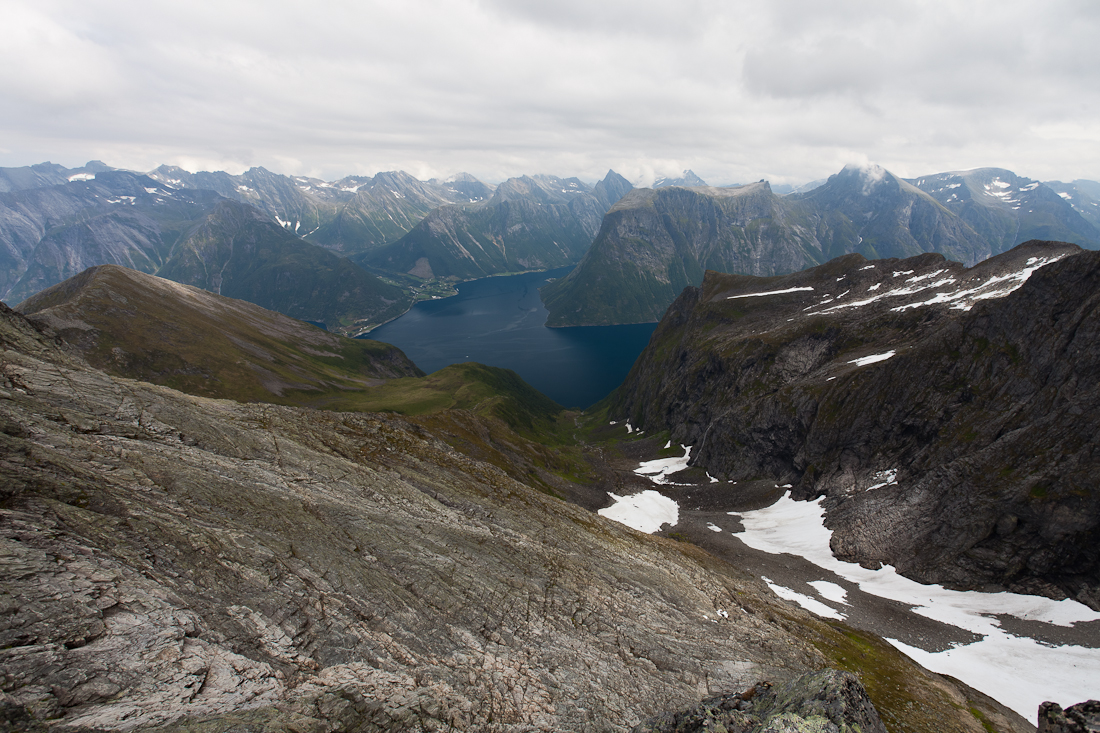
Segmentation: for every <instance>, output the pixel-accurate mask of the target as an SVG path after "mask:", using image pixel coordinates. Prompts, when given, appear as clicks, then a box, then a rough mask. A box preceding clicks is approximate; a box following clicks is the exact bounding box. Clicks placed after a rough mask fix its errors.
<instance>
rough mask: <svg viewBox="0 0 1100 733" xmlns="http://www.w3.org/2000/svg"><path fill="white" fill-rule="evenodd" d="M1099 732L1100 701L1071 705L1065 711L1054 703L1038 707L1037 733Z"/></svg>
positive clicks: (1045, 703)
mask: <svg viewBox="0 0 1100 733" xmlns="http://www.w3.org/2000/svg"><path fill="white" fill-rule="evenodd" d="M1097 731H1100V701H1097V700H1089V701H1088V702H1081V703H1077V704H1076V705H1071V706H1069V707H1068V708H1066V709H1065V710H1062V706H1061V705H1059V704H1058V703H1056V702H1044V703H1043V704H1042V705H1040V706H1039V733H1097Z"/></svg>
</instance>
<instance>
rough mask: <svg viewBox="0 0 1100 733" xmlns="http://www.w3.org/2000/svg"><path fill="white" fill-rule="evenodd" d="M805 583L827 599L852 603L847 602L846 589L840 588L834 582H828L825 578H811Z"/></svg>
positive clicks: (848, 604)
mask: <svg viewBox="0 0 1100 733" xmlns="http://www.w3.org/2000/svg"><path fill="white" fill-rule="evenodd" d="M806 585H808V586H810V587H811V588H813V589H814V590H816V591H817V593H818V595H820V596H821V597H822V598H824V599H825V600H827V601H832V602H833V603H843V604H844V605H845V606H850V605H852V604H850V603H848V600H847V598H848V591H846V590H844V589H843V588H841V587H840V586H839V585H837V584H836V583H830V582H829V581H827V580H811V581H810V582H809V583H807V584H806Z"/></svg>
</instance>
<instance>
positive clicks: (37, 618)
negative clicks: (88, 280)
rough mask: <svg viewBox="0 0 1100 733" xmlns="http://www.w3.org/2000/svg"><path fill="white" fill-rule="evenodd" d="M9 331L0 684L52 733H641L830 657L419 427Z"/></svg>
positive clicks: (729, 573)
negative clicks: (246, 730) (668, 717)
mask: <svg viewBox="0 0 1100 733" xmlns="http://www.w3.org/2000/svg"><path fill="white" fill-rule="evenodd" d="M0 316H2V318H0V343H2V345H3V352H2V356H0V374H2V377H0V382H2V383H0V477H2V478H0V487H2V492H0V530H2V531H0V579H2V590H0V607H2V611H3V612H2V614H0V639H2V640H3V643H2V644H0V670H2V677H0V688H2V692H3V694H4V698H3V704H4V705H6V706H9V707H8V708H6V709H10V710H12V711H16V712H18V713H19V715H21V716H23V717H24V718H25V719H27V720H31V721H35V724H36V725H37V724H43V725H46V724H48V725H50V726H53V727H57V726H60V727H61V728H63V729H73V730H77V729H132V728H145V727H150V726H157V725H170V724H173V722H174V721H178V720H180V719H187V720H190V721H201V720H204V719H205V720H207V721H209V720H212V719H213V720H219V719H220V720H221V723H217V724H214V723H211V725H215V727H217V726H223V725H226V724H227V722H226V721H231V720H237V719H241V720H245V719H247V720H252V721H253V722H255V721H267V722H266V723H262V725H263V726H276V728H274V729H280V730H336V729H348V728H351V727H356V726H359V727H360V728H361V729H362V730H441V729H446V728H448V727H453V728H457V729H478V730H498V729H499V730H539V729H541V730H562V729H569V730H585V729H592V730H604V729H606V730H623V729H627V728H629V727H630V726H631V725H634V724H636V723H637V722H639V721H640V720H641V719H642V718H643V717H645V716H647V715H650V714H655V713H656V712H658V711H660V710H662V709H670V708H674V707H679V706H683V705H684V704H690V703H691V702H693V701H697V700H699V699H701V698H703V697H706V696H711V695H715V694H723V693H728V692H732V691H735V690H740V689H744V688H745V687H746V686H747V685H748V684H751V682H752V681H753V680H756V679H760V678H768V679H773V680H777V681H782V680H785V679H788V678H790V677H793V676H796V675H798V674H801V673H803V672H805V671H808V670H811V669H815V668H821V667H823V666H824V665H825V661H826V660H825V657H824V656H823V654H822V653H821V651H819V650H818V649H817V648H816V647H815V646H814V645H813V643H812V641H811V637H812V634H811V633H809V632H807V631H806V629H805V628H803V627H802V626H801V623H803V622H804V623H807V624H810V625H811V626H812V625H813V624H815V623H816V622H815V621H813V620H812V619H810V618H809V617H808V616H804V615H803V614H800V613H798V612H792V611H791V610H790V609H787V608H786V607H785V606H784V604H782V603H781V602H780V601H778V600H777V599H775V598H774V597H772V596H770V594H769V593H768V592H767V591H766V590H765V589H764V588H763V587H762V586H761V585H760V584H759V583H758V582H757V581H755V580H753V579H751V578H749V577H747V576H745V575H743V574H741V573H739V572H738V571H736V570H735V569H733V568H732V567H730V566H728V565H725V564H724V563H721V562H718V561H716V560H713V559H711V558H709V557H708V556H706V555H704V554H703V553H701V552H698V551H697V550H694V548H691V547H690V546H686V545H680V544H678V543H673V542H669V541H663V540H654V539H652V538H648V537H645V536H643V535H640V534H638V533H635V532H633V531H631V530H629V529H626V528H623V527H621V526H618V525H615V524H614V523H611V522H609V521H606V520H603V519H602V518H600V517H597V516H594V515H592V514H591V513H589V512H588V511H585V510H583V509H581V508H579V507H575V506H572V505H569V504H566V503H564V502H561V501H559V500H556V499H553V498H551V497H548V496H546V495H543V494H540V493H538V492H536V491H534V490H532V489H530V488H528V487H526V486H524V485H522V484H519V483H517V482H515V481H513V480H511V479H509V478H508V477H507V476H505V475H504V474H503V473H502V472H501V471H500V470H499V469H496V468H494V467H492V466H490V465H488V464H483V463H480V462H477V461H473V460H471V459H469V458H467V457H465V456H463V455H461V454H458V453H456V452H454V451H453V450H452V449H451V448H449V447H448V446H446V445H445V444H443V443H441V442H440V441H438V440H436V439H435V438H433V437H432V436H431V435H429V434H427V433H426V432H424V431H423V430H422V429H419V428H416V427H415V426H412V425H410V424H408V423H406V422H403V421H402V420H399V419H395V418H387V417H382V416H378V415H365V414H362V415H361V414H341V413H323V412H315V411H311V410H305V409H299V408H288V407H279V406H273V405H246V404H238V403H233V402H228V401H218V400H208V399H204V398H199V397H191V396H187V395H183V394H181V393H178V392H174V391H172V390H169V389H167V388H161V387H156V386H152V385H149V384H145V383H140V382H133V381H128V380H124V379H117V378H111V377H109V376H107V375H105V374H103V373H101V372H97V371H94V370H92V369H90V368H88V367H87V366H86V365H85V364H83V362H81V361H80V360H79V358H78V357H77V356H75V355H73V353H70V352H69V351H68V350H67V349H66V348H65V347H64V346H63V345H62V344H61V343H60V342H57V341H54V340H51V338H50V333H49V332H44V331H40V330H38V328H36V327H34V326H33V325H32V324H30V323H29V322H27V321H26V320H25V319H23V318H21V317H20V316H18V315H17V314H14V313H12V312H10V311H6V310H5V312H4V313H3V314H0ZM719 608H723V609H724V608H729V609H739V611H738V614H737V617H736V623H734V622H733V621H732V620H730V621H723V622H720V623H718V622H715V621H713V620H708V619H707V618H705V617H707V616H710V618H711V619H713V618H715V617H716V613H715V610H716V609H719ZM731 615H732V614H731ZM792 619H793V620H792ZM13 715H15V713H14V712H13ZM211 716H214V717H213V718H211ZM219 716H221V717H219ZM224 716H229V717H224ZM234 716H236V717H234ZM241 716H244V717H241ZM195 725H199V722H195ZM242 725H243V723H242ZM249 725H251V723H250V724H249ZM256 725H261V723H256ZM371 726H374V727H371ZM187 727H189V728H190V727H191V723H187ZM219 729H223V730H224V727H223V728H219ZM267 729H272V728H267Z"/></svg>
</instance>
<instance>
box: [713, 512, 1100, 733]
mask: <svg viewBox="0 0 1100 733" xmlns="http://www.w3.org/2000/svg"><path fill="white" fill-rule="evenodd" d="M823 499H824V497H822V498H820V499H818V500H817V501H814V502H799V501H794V500H793V499H791V498H790V494H789V493H788V494H786V495H784V496H783V498H781V499H780V500H779V501H778V502H776V503H775V504H773V505H772V506H770V507H767V508H765V509H760V510H757V511H752V512H729V514H731V515H733V516H739V517H740V518H741V522H742V524H743V526H744V528H745V531H744V532H742V533H740V534H738V535H737V537H738V538H740V539H741V541H742V542H744V543H745V544H746V545H748V546H749V547H752V548H754V549H757V550H763V551H764V552H770V553H773V554H782V553H790V554H794V555H798V556H800V557H803V558H805V559H807V560H809V561H810V562H812V563H814V564H815V565H817V566H818V567H820V568H822V569H824V570H827V571H829V572H832V573H835V574H836V575H839V576H840V577H842V578H844V579H846V580H849V581H851V582H853V583H855V584H856V585H858V586H859V589H860V590H862V591H863V592H864V593H870V594H872V595H876V596H879V597H881V598H887V599H890V600H893V601H898V602H899V603H904V604H907V605H909V606H912V607H913V612H914V613H918V614H920V615H922V616H925V617H927V618H930V619H933V620H936V621H940V622H942V623H946V624H950V625H952V626H957V627H959V628H962V629H966V630H967V631H970V632H972V633H974V634H978V635H980V636H982V637H983V638H982V640H981V641H978V642H975V643H972V644H967V645H963V646H956V647H953V648H951V649H948V650H946V651H942V652H925V651H922V650H920V649H914V648H913V647H909V646H907V645H905V644H902V643H900V642H898V641H896V640H892V639H891V640H888V641H890V643H891V644H893V645H894V646H895V647H897V648H898V649H900V650H902V651H903V652H905V653H906V654H908V655H909V656H911V657H912V658H913V659H915V660H916V661H917V662H919V663H920V664H922V665H924V666H925V667H928V668H929V669H931V670H932V671H934V672H940V673H942V674H950V675H953V676H955V677H958V678H959V679H961V680H962V681H964V682H966V683H967V684H968V685H971V686H972V687H975V688H977V689H979V690H981V691H982V692H984V693H986V694H987V695H990V696H991V697H994V698H996V699H997V700H999V701H1000V702H1001V703H1003V704H1004V705H1007V706H1008V707H1010V708H1012V709H1013V710H1015V711H1016V712H1018V713H1020V714H1021V715H1023V716H1024V717H1026V718H1028V719H1029V720H1031V721H1032V722H1035V713H1036V710H1037V709H1038V707H1039V703H1041V702H1043V701H1044V700H1088V699H1090V697H1095V696H1096V690H1097V689H1098V688H1100V652H1098V650H1096V649H1088V648H1085V647H1080V646H1061V647H1052V646H1047V645H1044V644H1041V643H1039V642H1036V641H1035V640H1033V639H1029V638H1026V637H1017V636H1013V635H1011V634H1009V633H1007V632H1006V631H1004V630H1003V629H1002V628H1001V626H1000V621H999V620H998V619H997V616H1002V615H1009V616H1015V617H1016V618H1020V619H1026V620H1032V621H1039V622H1042V623H1048V624H1054V625H1057V626H1066V627H1070V626H1073V625H1074V624H1075V623H1078V622H1087V621H1097V620H1100V613H1097V612H1096V611H1093V610H1091V609H1089V608H1088V607H1086V606H1084V605H1083V604H1081V603H1078V602H1076V601H1072V600H1068V599H1067V600H1062V601H1052V600H1050V599H1048V598H1042V597H1039V596H1025V595H1019V594H1016V593H980V592H978V591H953V590H947V589H945V588H943V587H942V586H938V585H922V584H920V583H918V582H916V581H914V580H909V579H908V578H904V577H902V576H900V575H898V573H897V571H896V570H895V569H894V568H893V567H891V566H889V565H887V566H884V567H882V568H880V569H878V570H870V569H868V568H864V567H861V566H859V565H857V564H855V563H847V562H842V561H840V560H837V559H836V558H835V557H833V553H832V551H831V550H830V549H829V540H830V538H831V537H832V532H831V531H830V530H828V529H826V528H825V525H824V510H823V509H822V507H821V503H822V501H823ZM765 582H766V581H765Z"/></svg>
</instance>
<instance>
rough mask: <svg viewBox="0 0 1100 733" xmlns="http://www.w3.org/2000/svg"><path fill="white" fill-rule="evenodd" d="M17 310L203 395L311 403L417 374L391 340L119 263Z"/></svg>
mask: <svg viewBox="0 0 1100 733" xmlns="http://www.w3.org/2000/svg"><path fill="white" fill-rule="evenodd" d="M17 309H18V310H19V311H20V312H21V313H24V314H25V315H28V316H30V317H31V318H32V320H33V321H34V322H35V323H40V324H44V325H47V326H49V327H51V328H52V329H53V330H54V331H56V332H57V333H58V334H60V335H61V337H62V338H64V339H65V341H66V342H67V343H69V344H71V345H73V346H75V347H77V348H79V349H80V351H81V353H82V354H83V355H84V357H85V358H86V359H87V360H88V361H89V363H91V364H92V365H94V366H96V367H97V368H100V369H104V370H106V371H108V372H111V373H113V374H116V375H119V376H126V377H131V378H134V379H140V380H143V381H146V382H153V383H155V384H163V385H165V386H169V387H173V388H175V389H179V390H181V391H184V392H188V393H190V394H196V395H200V396H204V397H221V398H232V399H236V400H238V401H240V402H253V401H261V402H275V403H279V404H311V403H314V402H316V401H318V400H322V399H324V398H326V397H328V396H329V395H330V394H333V393H334V394H336V395H340V394H342V393H344V392H349V391H354V392H356V393H358V392H359V391H361V390H362V389H363V388H364V387H368V386H371V385H375V384H378V383H379V382H380V380H383V379H394V378H400V377H419V376H423V372H421V371H420V370H419V369H418V368H417V367H416V365H415V364H413V363H412V361H410V360H409V359H408V358H407V357H406V356H405V355H404V354H403V353H401V351H400V350H399V349H398V348H396V347H394V346H390V345H389V344H384V343H381V342H379V341H373V340H367V339H349V338H345V337H343V336H339V335H337V334H334V333H329V332H327V331H323V330H321V329H319V328H317V327H316V326H311V325H309V324H308V323H303V322H302V321H298V320H294V319H293V318H288V317H287V316H284V315H282V314H280V313H276V312H274V311H269V310H265V309H264V308H260V307H259V306H256V305H253V304H252V303H248V302H245V301H243V300H234V299H231V298H226V297H224V296H220V295H216V294H214V293H211V292H208V291H206V290H201V289H199V288H195V287H191V286H189V285H180V284H178V283H175V282H172V281H170V280H164V279H162V278H159V277H154V276H152V275H146V274H144V273H141V272H137V271H136V270H130V269H127V268H124V267H119V266H117V265H100V266H98V267H93V268H89V269H87V270H85V271H84V272H82V273H81V274H79V275H77V276H75V277H72V278H70V279H68V280H66V281H64V282H62V283H59V284H57V285H54V286H53V287H50V288H47V289H46V290H43V291H42V292H40V293H38V294H36V295H34V296H32V297H31V298H29V299H27V300H25V301H23V302H22V303H20V304H19V305H18V306H17ZM150 334H155V335H156V336H155V338H151V337H150Z"/></svg>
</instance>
